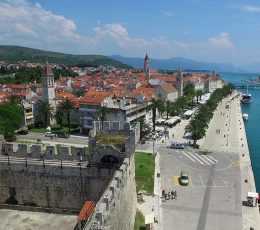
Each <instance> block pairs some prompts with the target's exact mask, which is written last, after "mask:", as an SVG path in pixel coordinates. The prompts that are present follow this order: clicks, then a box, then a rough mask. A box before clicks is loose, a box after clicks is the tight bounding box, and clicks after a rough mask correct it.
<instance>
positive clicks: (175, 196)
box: [174, 191, 177, 200]
mask: <svg viewBox="0 0 260 230" xmlns="http://www.w3.org/2000/svg"><path fill="white" fill-rule="evenodd" d="M174 199H175V200H177V191H174Z"/></svg>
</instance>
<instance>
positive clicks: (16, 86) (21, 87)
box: [6, 84, 28, 89]
mask: <svg viewBox="0 0 260 230" xmlns="http://www.w3.org/2000/svg"><path fill="white" fill-rule="evenodd" d="M6 87H7V88H9V89H26V88H27V87H28V86H27V85H15V84H8V85H6Z"/></svg>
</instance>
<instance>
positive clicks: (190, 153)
mask: <svg viewBox="0 0 260 230" xmlns="http://www.w3.org/2000/svg"><path fill="white" fill-rule="evenodd" d="M187 153H188V154H189V155H190V156H191V157H193V158H195V159H196V160H197V161H198V162H199V163H201V164H202V165H204V163H203V162H202V161H201V160H200V159H198V158H197V157H196V156H195V155H193V154H192V153H190V152H187Z"/></svg>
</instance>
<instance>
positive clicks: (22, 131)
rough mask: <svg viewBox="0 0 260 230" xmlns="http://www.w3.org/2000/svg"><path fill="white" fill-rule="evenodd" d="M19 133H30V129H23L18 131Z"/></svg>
mask: <svg viewBox="0 0 260 230" xmlns="http://www.w3.org/2000/svg"><path fill="white" fill-rule="evenodd" d="M17 134H20V135H26V134H28V130H27V129H21V130H19V131H17Z"/></svg>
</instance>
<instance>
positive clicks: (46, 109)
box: [38, 101, 54, 127]
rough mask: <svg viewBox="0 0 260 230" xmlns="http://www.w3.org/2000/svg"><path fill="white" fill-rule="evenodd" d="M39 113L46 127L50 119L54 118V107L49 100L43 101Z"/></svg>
mask: <svg viewBox="0 0 260 230" xmlns="http://www.w3.org/2000/svg"><path fill="white" fill-rule="evenodd" d="M38 113H39V114H40V116H41V118H42V120H43V123H44V127H47V125H49V122H50V119H52V118H53V113H54V108H53V107H52V106H51V105H50V104H49V102H47V101H42V102H41V105H40V107H39V108H38Z"/></svg>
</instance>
